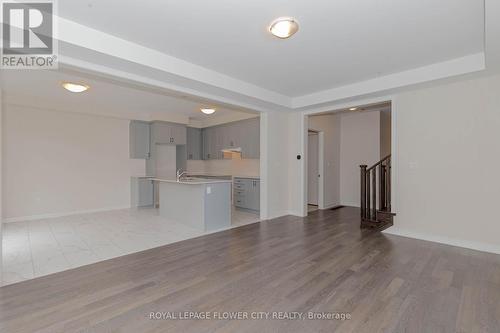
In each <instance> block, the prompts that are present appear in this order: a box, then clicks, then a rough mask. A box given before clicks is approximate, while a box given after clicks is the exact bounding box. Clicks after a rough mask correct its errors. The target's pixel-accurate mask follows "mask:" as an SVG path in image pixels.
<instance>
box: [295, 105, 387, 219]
mask: <svg viewBox="0 0 500 333" xmlns="http://www.w3.org/2000/svg"><path fill="white" fill-rule="evenodd" d="M305 123H306V124H307V130H308V135H307V142H306V145H305V149H307V153H306V156H307V161H305V163H304V165H305V168H306V170H305V175H304V176H305V177H306V180H307V181H306V182H305V185H306V188H305V189H304V192H305V193H304V194H305V195H304V197H305V201H304V206H305V207H307V209H305V214H309V213H312V212H313V211H315V210H316V209H314V208H316V207H317V209H319V210H326V209H337V208H339V207H343V206H350V207H359V208H363V204H365V205H366V200H363V198H362V193H363V191H365V192H366V188H365V189H364V190H363V189H362V188H361V186H362V185H363V183H362V180H361V178H362V177H360V174H361V169H360V166H361V165H366V166H367V168H368V169H369V168H370V167H372V166H374V165H376V164H377V163H380V162H381V161H384V162H383V163H386V162H385V161H386V159H387V157H389V158H390V156H391V151H392V146H393V144H392V143H393V138H392V106H391V102H382V103H376V104H370V105H359V106H350V107H348V108H344V109H340V110H334V111H329V112H323V113H319V114H312V115H308V116H307V119H306V121H305ZM387 174H388V175H390V173H387ZM384 175H386V174H384ZM388 177H389V178H390V176H388ZM372 178H373V177H372ZM365 179H366V177H365ZM383 179H384V184H383V185H384V186H385V187H383V188H382V190H380V189H379V185H378V183H379V173H378V172H377V173H376V175H375V180H374V181H376V182H377V187H375V188H373V186H372V188H371V189H370V188H369V189H368V190H369V191H370V192H369V193H370V194H369V196H370V200H371V209H372V210H373V211H375V214H376V213H377V211H379V210H382V208H383V207H387V205H386V203H387V198H389V200H390V195H389V196H388V195H387V192H390V186H391V181H390V179H387V177H385V178H383ZM365 183H366V182H365ZM370 184H371V185H372V184H373V182H372V181H370ZM365 186H366V184H365ZM382 192H383V195H382V198H381V197H380V196H379V193H382ZM375 194H376V200H373V195H375ZM366 197H367V195H366V193H365V194H364V198H366ZM374 203H375V204H374ZM389 206H390V205H389Z"/></svg>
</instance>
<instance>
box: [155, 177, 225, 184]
mask: <svg viewBox="0 0 500 333" xmlns="http://www.w3.org/2000/svg"><path fill="white" fill-rule="evenodd" d="M152 180H153V181H155V182H160V183H174V184H185V185H204V184H219V183H232V182H233V181H232V180H223V179H202V178H197V179H195V180H181V181H176V180H175V179H162V178H152Z"/></svg>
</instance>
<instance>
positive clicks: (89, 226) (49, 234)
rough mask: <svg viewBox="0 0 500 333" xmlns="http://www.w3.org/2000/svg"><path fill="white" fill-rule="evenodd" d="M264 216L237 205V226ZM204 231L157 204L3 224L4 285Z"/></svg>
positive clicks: (144, 248)
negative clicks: (161, 211) (162, 212)
mask: <svg viewBox="0 0 500 333" xmlns="http://www.w3.org/2000/svg"><path fill="white" fill-rule="evenodd" d="M257 221H259V216H258V215H257V214H252V213H248V212H243V211H239V210H238V211H235V210H233V214H232V226H233V227H237V226H241V225H245V224H250V223H254V222H257ZM203 234H204V232H201V231H198V230H195V229H192V228H190V227H187V226H184V225H181V224H179V223H176V222H171V221H165V219H164V218H161V217H160V216H159V215H158V210H157V209H140V210H134V209H124V210H116V211H109V212H102V213H93V214H82V215H74V216H68V217H60V218H52V219H44V220H37V221H26V222H15V223H8V224H4V226H3V251H2V252H3V258H2V260H3V273H4V274H3V281H2V284H3V285H7V284H11V283H15V282H19V281H23V280H27V279H31V278H34V277H38V276H43V275H47V274H51V273H55V272H60V271H63V270H67V269H70V268H75V267H78V266H83V265H87V264H91V263H94V262H97V261H101V260H105V259H110V258H114V257H119V256H122V255H125V254H129V253H133V252H138V251H142V250H146V249H149V248H153V247H157V246H161V245H165V244H170V243H174V242H177V241H181V240H184V239H188V238H193V237H197V236H201V235H203Z"/></svg>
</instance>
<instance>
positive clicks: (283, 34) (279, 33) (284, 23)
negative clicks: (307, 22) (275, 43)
mask: <svg viewBox="0 0 500 333" xmlns="http://www.w3.org/2000/svg"><path fill="white" fill-rule="evenodd" d="M297 30H299V23H298V22H297V21H296V20H295V19H294V18H293V17H279V18H277V19H276V20H274V21H273V22H272V23H271V25H270V26H269V31H270V32H271V33H272V34H273V35H275V36H276V37H278V38H288V37H290V36H292V35H293V34H294V33H296V32H297Z"/></svg>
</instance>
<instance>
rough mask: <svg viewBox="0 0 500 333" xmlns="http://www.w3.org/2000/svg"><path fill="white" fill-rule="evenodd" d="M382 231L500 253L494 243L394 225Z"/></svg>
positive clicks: (499, 247) (499, 248)
mask: <svg viewBox="0 0 500 333" xmlns="http://www.w3.org/2000/svg"><path fill="white" fill-rule="evenodd" d="M382 232H383V233H385V234H389V235H396V236H402V237H408V238H414V239H420V240H424V241H429V242H434V243H440V244H446V245H452V246H458V247H463V248H466V249H471V250H476V251H481V252H489V253H495V254H500V246H498V245H495V244H489V243H481V242H473V241H468V240H463V239H456V238H448V237H443V236H436V235H430V234H424V233H419V232H414V231H410V230H404V229H399V228H397V227H395V226H393V227H390V228H389V229H386V230H384V231H382Z"/></svg>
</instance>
